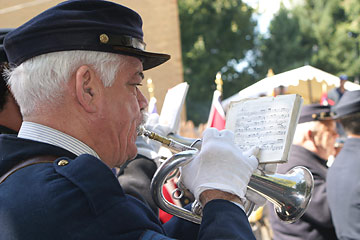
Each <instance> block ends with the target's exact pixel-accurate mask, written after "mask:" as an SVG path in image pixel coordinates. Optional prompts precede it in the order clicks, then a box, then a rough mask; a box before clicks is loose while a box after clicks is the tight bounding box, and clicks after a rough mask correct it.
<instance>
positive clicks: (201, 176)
mask: <svg viewBox="0 0 360 240" xmlns="http://www.w3.org/2000/svg"><path fill="white" fill-rule="evenodd" d="M257 152H258V149H257V148H254V149H253V150H252V151H251V153H250V152H249V153H248V154H250V155H244V154H243V153H242V152H241V150H240V148H238V147H237V146H236V145H235V142H234V134H233V133H232V132H231V131H229V130H222V131H220V132H219V131H218V130H217V129H215V128H208V129H206V130H205V131H204V134H203V142H202V146H201V151H200V153H199V154H198V155H197V156H196V157H195V158H194V159H193V160H192V161H191V162H190V163H189V164H187V165H186V166H184V167H182V169H181V174H182V176H181V179H182V180H181V181H182V183H183V184H184V185H185V187H186V188H188V189H189V190H190V191H191V192H192V193H193V194H194V196H195V198H196V200H198V201H199V196H200V194H201V193H202V192H203V191H205V190H208V189H218V190H221V191H224V192H229V193H232V194H234V195H236V196H238V197H240V198H241V200H242V201H244V200H245V193H246V189H247V185H248V182H249V180H250V176H251V174H252V173H253V171H254V170H255V169H256V168H257V166H258V161H257V159H256V157H255V156H254V155H256V153H257Z"/></svg>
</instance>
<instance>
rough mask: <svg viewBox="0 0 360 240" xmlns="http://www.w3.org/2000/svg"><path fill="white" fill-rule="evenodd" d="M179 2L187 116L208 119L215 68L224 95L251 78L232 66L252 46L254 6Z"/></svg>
mask: <svg viewBox="0 0 360 240" xmlns="http://www.w3.org/2000/svg"><path fill="white" fill-rule="evenodd" d="M178 4H179V15H180V28H181V42H182V58H183V67H184V79H185V81H186V82H188V83H189V85H190V88H189V92H188V96H187V99H186V108H187V116H188V119H191V120H193V121H194V123H195V124H199V123H203V122H206V121H207V118H208V115H209V110H210V104H211V99H212V95H213V91H214V89H215V87H216V86H215V83H214V80H215V76H216V73H217V72H218V71H222V74H223V79H224V92H225V91H227V92H226V94H227V95H225V96H228V95H230V94H233V93H235V92H236V91H239V90H240V89H239V87H241V86H242V85H243V84H244V82H246V84H248V82H249V81H250V82H251V80H253V79H252V76H251V75H249V74H247V73H245V72H244V73H241V74H239V73H237V71H236V70H235V69H234V67H235V65H236V63H238V62H239V61H240V60H241V59H244V58H245V54H246V53H247V51H248V50H249V49H252V48H253V46H254V28H255V25H256V23H255V22H254V21H253V20H252V19H251V16H252V13H253V10H252V9H251V8H249V7H248V6H247V5H246V4H244V3H242V1H241V0H181V1H178ZM234 63H235V64H234ZM240 77H243V79H245V80H246V81H244V80H243V79H241V78H240ZM253 81H254V80H253Z"/></svg>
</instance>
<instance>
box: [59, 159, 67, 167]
mask: <svg viewBox="0 0 360 240" xmlns="http://www.w3.org/2000/svg"><path fill="white" fill-rule="evenodd" d="M68 164H69V161H68V160H64V159H62V160H60V161H59V162H58V164H57V165H58V166H65V165H68Z"/></svg>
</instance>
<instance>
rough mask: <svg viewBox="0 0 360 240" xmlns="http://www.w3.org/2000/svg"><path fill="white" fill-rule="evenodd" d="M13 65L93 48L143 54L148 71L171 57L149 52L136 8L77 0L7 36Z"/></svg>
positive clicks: (54, 8)
mask: <svg viewBox="0 0 360 240" xmlns="http://www.w3.org/2000/svg"><path fill="white" fill-rule="evenodd" d="M4 46H5V51H6V53H7V56H8V58H9V62H10V63H11V64H15V65H19V64H21V63H22V62H24V61H26V60H28V59H30V58H32V57H35V56H38V55H41V54H45V53H50V52H58V51H69V50H90V51H100V52H110V53H118V54H124V55H129V56H134V57H139V58H140V59H141V60H142V61H143V68H144V70H147V69H150V68H153V67H156V66H158V65H160V64H162V63H164V62H166V61H167V60H169V59H170V56H169V55H167V54H161V53H153V52H147V51H145V43H144V42H143V31H142V20H141V17H140V16H139V14H137V13H136V12H135V11H133V10H131V9H129V8H127V7H125V6H122V5H119V4H116V3H113V2H108V1H101V0H86V1H84V0H73V1H66V2H63V3H60V4H58V5H56V6H55V7H52V8H50V9H48V10H46V11H44V12H43V13H41V14H39V15H38V16H36V17H34V18H33V19H31V20H30V21H28V22H27V23H25V24H23V25H22V26H20V27H19V28H17V29H15V30H14V31H12V32H11V33H9V34H8V35H7V36H6V37H5V42H4Z"/></svg>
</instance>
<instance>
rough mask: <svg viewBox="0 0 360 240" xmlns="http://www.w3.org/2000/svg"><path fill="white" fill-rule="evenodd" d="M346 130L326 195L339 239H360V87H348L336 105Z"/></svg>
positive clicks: (330, 171)
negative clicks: (358, 88)
mask: <svg viewBox="0 0 360 240" xmlns="http://www.w3.org/2000/svg"><path fill="white" fill-rule="evenodd" d="M334 113H335V118H336V119H339V121H340V123H341V125H342V126H343V127H344V130H345V132H346V134H347V136H348V137H347V139H346V140H345V143H344V146H343V148H342V149H341V151H340V153H339V154H338V155H337V156H336V158H335V161H334V164H333V165H332V166H331V168H330V169H329V173H328V175H327V189H328V191H327V198H328V202H329V206H330V211H331V216H332V220H333V222H334V226H335V230H336V235H337V237H338V238H339V239H344V240H345V239H346V240H348V239H349V240H350V239H360V187H359V183H360V175H359V172H360V90H357V91H347V92H345V93H344V96H343V97H342V98H341V99H340V101H339V103H338V104H337V105H336V106H335V107H334Z"/></svg>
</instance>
